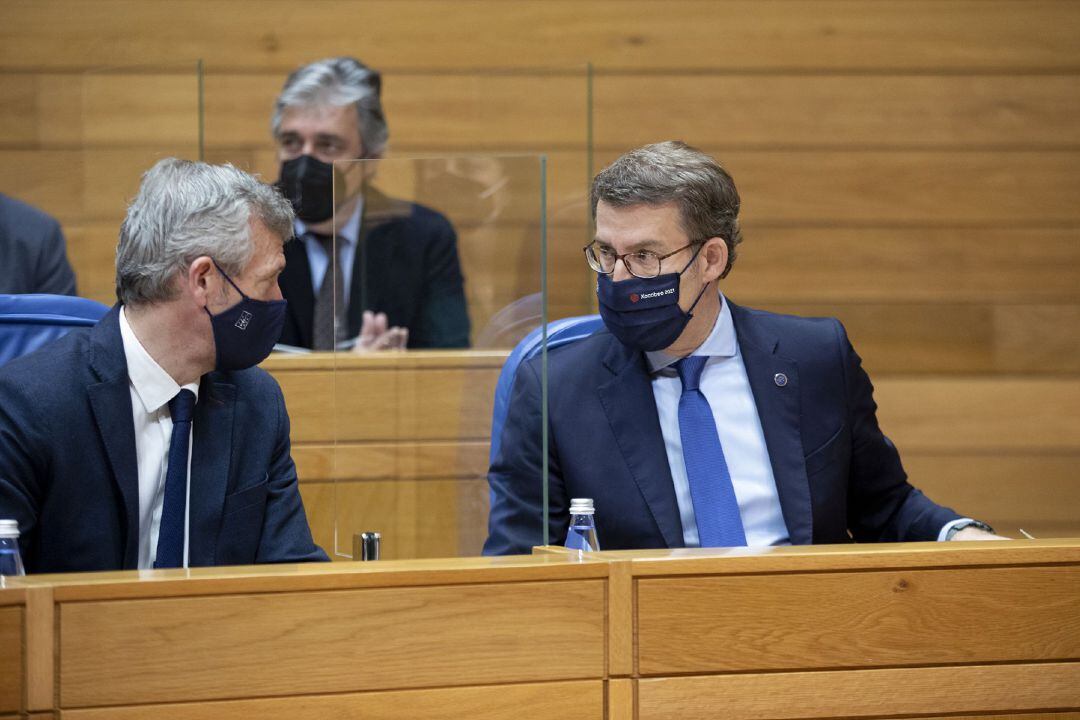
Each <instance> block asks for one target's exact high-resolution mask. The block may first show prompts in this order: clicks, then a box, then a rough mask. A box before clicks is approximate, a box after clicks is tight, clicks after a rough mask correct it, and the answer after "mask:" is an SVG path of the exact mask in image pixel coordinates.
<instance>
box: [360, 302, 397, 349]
mask: <svg viewBox="0 0 1080 720" xmlns="http://www.w3.org/2000/svg"><path fill="white" fill-rule="evenodd" d="M387 324H388V321H387V319H386V313H375V312H372V311H370V310H365V311H364V315H363V319H362V321H361V324H360V335H359V336H358V337H357V338H356V345H354V346H353V350H352V351H353V353H355V354H356V355H363V354H365V353H369V352H380V351H382V350H404V349H405V346H406V345H407V344H408V342H409V329H408V328H403V327H387Z"/></svg>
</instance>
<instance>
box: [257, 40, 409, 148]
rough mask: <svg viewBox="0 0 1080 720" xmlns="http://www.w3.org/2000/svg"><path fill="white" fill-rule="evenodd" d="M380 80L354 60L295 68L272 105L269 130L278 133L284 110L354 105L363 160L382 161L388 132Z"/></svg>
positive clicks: (362, 64) (342, 59)
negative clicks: (378, 159)
mask: <svg viewBox="0 0 1080 720" xmlns="http://www.w3.org/2000/svg"><path fill="white" fill-rule="evenodd" d="M381 94H382V76H381V75H379V72H378V70H372V69H371V68H369V67H368V66H367V65H364V63H362V62H360V61H359V60H357V59H356V58H351V57H336V58H327V59H325V60H319V61H318V62H313V63H310V64H308V65H304V66H303V67H301V68H298V69H296V70H294V71H293V72H292V74H290V75H289V77H288V79H287V80H286V81H285V86H284V87H283V88H281V94H279V95H278V96H277V100H275V101H274V116H273V118H272V119H271V121H270V129H271V130H272V131H273V133H274V137H275V138H276V137H277V136H278V133H279V132H280V131H281V114H282V112H284V110H285V108H287V107H319V106H327V105H329V106H339V105H348V104H350V103H351V104H353V105H354V106H355V107H356V114H357V116H358V117H359V118H360V146H361V148H363V153H364V157H365V158H373V157H382V154H383V152H384V151H385V150H386V142H387V140H389V139H390V129H389V128H388V127H387V126H386V115H384V114H383V109H382V99H381Z"/></svg>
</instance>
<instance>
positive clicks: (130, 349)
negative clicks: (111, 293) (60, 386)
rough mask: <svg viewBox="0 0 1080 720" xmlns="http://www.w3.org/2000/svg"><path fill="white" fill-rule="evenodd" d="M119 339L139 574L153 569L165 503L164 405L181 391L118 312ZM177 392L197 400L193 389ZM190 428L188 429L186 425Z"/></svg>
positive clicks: (167, 428)
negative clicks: (133, 463)
mask: <svg viewBox="0 0 1080 720" xmlns="http://www.w3.org/2000/svg"><path fill="white" fill-rule="evenodd" d="M120 337H121V338H122V339H123V343H124V356H125V357H126V358H127V367H128V389H129V390H130V391H131V412H132V419H133V420H134V421H135V457H136V460H137V462H138V469H139V569H140V570H145V569H150V568H153V567H154V560H155V558H157V542H158V530H159V529H160V527H161V508H162V505H163V504H164V501H165V474H166V473H167V472H168V470H169V443H170V441H171V439H172V427H173V423H172V415H171V414H170V413H169V401H170V400H172V399H173V398H174V397H176V394H177V393H178V392H180V390H181V389H182V388H181V387H180V386H179V385H177V384H176V381H175V380H173V379H172V377H171V376H170V375H169V373H167V372H165V371H164V370H163V369H162V368H161V366H160V365H158V364H157V362H156V361H155V360H154V358H152V357H150V353H148V352H146V348H144V347H143V346H142V343H141V342H139V339H138V338H137V337H135V331H134V330H132V329H131V325H130V324H129V323H128V320H127V315H126V314H125V310H124V308H121V309H120ZM183 389H186V390H190V391H191V392H193V393H195V398H196V400H198V397H199V384H198V383H191V384H188V385H184V386H183ZM192 427H193V428H194V425H193V426H192ZM191 447H192V442H191V438H190V437H189V438H188V460H187V476H188V483H187V490H186V491H185V493H184V496H185V498H186V501H185V512H184V567H187V566H188V528H189V527H190V524H191V523H190V512H191V502H190V500H191Z"/></svg>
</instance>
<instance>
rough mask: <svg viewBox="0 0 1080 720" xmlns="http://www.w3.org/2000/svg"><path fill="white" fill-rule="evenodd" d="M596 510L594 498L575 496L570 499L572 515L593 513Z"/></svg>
mask: <svg viewBox="0 0 1080 720" xmlns="http://www.w3.org/2000/svg"><path fill="white" fill-rule="evenodd" d="M595 512H596V508H594V507H593V501H592V498H573V499H571V500H570V514H571V515H592V514H593V513H595Z"/></svg>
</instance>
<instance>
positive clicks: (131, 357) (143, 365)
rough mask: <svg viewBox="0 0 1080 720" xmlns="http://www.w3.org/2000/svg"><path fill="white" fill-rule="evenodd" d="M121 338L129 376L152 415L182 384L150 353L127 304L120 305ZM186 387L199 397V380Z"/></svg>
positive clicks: (148, 412) (174, 395) (165, 403)
mask: <svg viewBox="0 0 1080 720" xmlns="http://www.w3.org/2000/svg"><path fill="white" fill-rule="evenodd" d="M120 338H121V340H123V343H124V356H125V358H126V359H127V367H128V380H129V381H130V382H131V387H133V388H135V394H136V395H138V397H139V401H140V402H141V403H142V406H143V408H144V409H145V410H146V412H147V414H149V415H152V414H154V413H156V412H157V411H158V410H160V409H161V408H162V407H164V406H165V405H168V403H169V401H170V400H172V399H173V398H174V397H176V394H177V393H178V392H180V390H181V388H180V386H179V385H177V384H176V381H175V380H173V379H172V376H171V375H169V373H167V372H165V370H164V368H162V367H161V366H160V365H158V364H157V361H156V360H154V358H153V357H151V356H150V353H148V352H147V351H146V348H145V347H143V344H142V343H141V342H139V338H138V337H136V336H135V331H134V330H132V328H131V324H130V323H128V319H127V312H126V308H123V307H121V308H120ZM184 388H185V389H187V390H191V391H192V392H193V393H195V399H196V400H198V398H199V383H197V382H196V383H189V384H187V385H184Z"/></svg>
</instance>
